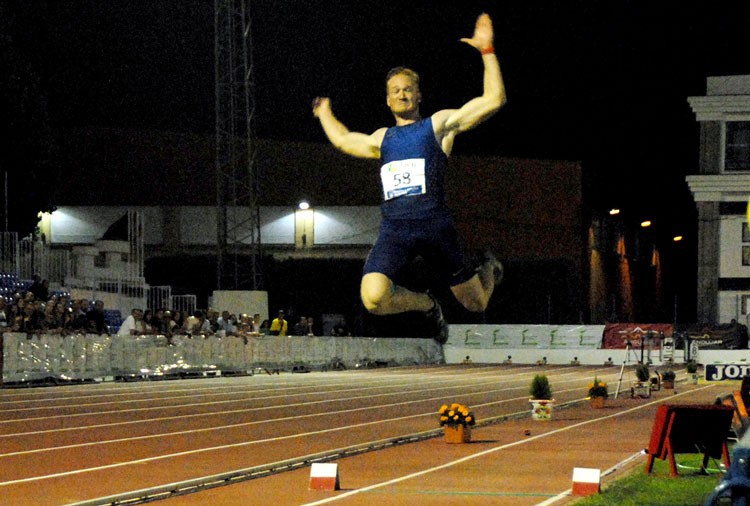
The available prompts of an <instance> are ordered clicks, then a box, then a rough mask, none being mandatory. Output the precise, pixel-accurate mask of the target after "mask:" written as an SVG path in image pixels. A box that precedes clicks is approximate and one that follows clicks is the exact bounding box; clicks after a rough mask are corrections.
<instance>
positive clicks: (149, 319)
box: [0, 275, 351, 338]
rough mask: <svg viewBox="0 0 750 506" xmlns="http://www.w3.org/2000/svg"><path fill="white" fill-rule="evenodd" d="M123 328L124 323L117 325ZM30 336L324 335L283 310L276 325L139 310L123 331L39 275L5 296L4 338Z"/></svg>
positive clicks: (96, 304)
mask: <svg viewBox="0 0 750 506" xmlns="http://www.w3.org/2000/svg"><path fill="white" fill-rule="evenodd" d="M117 323H118V324H119V322H117ZM3 332H25V333H27V334H41V333H45V334H61V335H68V334H79V333H93V334H108V335H109V334H117V335H119V336H136V335H150V334H153V335H164V336H167V337H168V338H171V337H172V336H173V335H188V336H197V335H202V336H208V335H216V336H219V337H225V336H241V337H245V338H247V337H251V336H261V335H279V336H287V335H294V336H315V335H320V331H319V329H318V328H317V327H316V325H315V320H314V318H313V317H310V316H300V317H299V320H298V321H297V323H295V324H293V325H292V324H290V323H289V322H288V321H287V320H286V319H285V315H284V311H279V312H278V315H277V317H276V318H274V319H273V320H269V319H262V317H261V315H260V314H259V313H256V314H254V315H252V316H251V315H249V314H245V313H243V314H240V315H235V314H233V313H231V312H229V311H226V310H225V311H217V310H214V309H208V310H205V311H204V310H201V309H197V310H195V311H192V312H189V313H188V312H183V311H171V310H169V309H165V308H160V309H156V310H153V309H145V310H143V309H140V308H134V309H133V310H132V311H131V313H130V315H128V316H127V317H126V318H125V319H124V320H123V321H122V323H121V324H119V327H118V325H117V324H113V323H112V322H111V321H108V319H107V317H106V314H105V309H104V303H103V302H102V301H101V300H95V301H89V300H88V299H73V298H71V297H70V294H68V293H64V292H51V291H50V290H49V286H48V284H47V282H46V281H45V280H42V279H41V278H40V277H39V276H37V275H35V276H34V279H33V281H32V283H31V285H29V286H28V288H27V289H25V290H18V291H16V292H14V293H13V294H12V295H10V296H7V297H6V296H0V333H3ZM331 335H338V336H343V335H351V334H349V333H348V330H347V328H346V325H345V323H344V322H343V320H341V321H339V323H338V324H337V325H335V326H334V327H333V329H332V331H331Z"/></svg>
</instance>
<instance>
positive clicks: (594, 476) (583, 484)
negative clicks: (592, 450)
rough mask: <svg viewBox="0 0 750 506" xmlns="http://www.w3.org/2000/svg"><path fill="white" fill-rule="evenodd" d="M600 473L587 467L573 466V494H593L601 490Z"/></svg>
mask: <svg viewBox="0 0 750 506" xmlns="http://www.w3.org/2000/svg"><path fill="white" fill-rule="evenodd" d="M601 481H602V473H601V470H599V469H591V468H588V467H574V468H573V495H593V494H598V493H599V492H600V491H601Z"/></svg>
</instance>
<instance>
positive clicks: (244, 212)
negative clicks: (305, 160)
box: [214, 0, 263, 290]
mask: <svg viewBox="0 0 750 506" xmlns="http://www.w3.org/2000/svg"><path fill="white" fill-rule="evenodd" d="M249 7H250V0H214V29H215V48H214V50H215V70H216V216H217V223H216V225H217V227H216V228H217V252H216V285H217V289H223V290H228V289H229V290H231V289H235V290H236V289H243V290H260V289H262V287H263V276H262V265H261V262H262V254H261V240H260V207H259V205H258V187H259V182H258V181H259V180H258V174H257V173H256V168H255V165H254V160H255V148H256V146H255V135H254V126H253V123H254V115H255V102H254V94H253V53H252V32H251V29H250V28H251V24H250V9H249Z"/></svg>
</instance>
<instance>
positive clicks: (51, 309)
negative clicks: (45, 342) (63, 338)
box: [44, 299, 62, 334]
mask: <svg viewBox="0 0 750 506" xmlns="http://www.w3.org/2000/svg"><path fill="white" fill-rule="evenodd" d="M44 328H45V329H46V330H47V332H49V333H54V334H59V333H60V332H61V331H62V323H61V322H60V319H59V318H58V317H57V303H56V302H54V301H52V300H51V299H50V302H48V303H47V304H46V305H45V306H44Z"/></svg>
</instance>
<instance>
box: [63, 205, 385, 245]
mask: <svg viewBox="0 0 750 506" xmlns="http://www.w3.org/2000/svg"><path fill="white" fill-rule="evenodd" d="M128 209H129V208H128V207H91V206H77V207H66V206H64V207H60V208H58V209H57V210H56V211H55V212H53V213H52V216H51V218H50V242H51V243H52V244H93V243H94V242H95V241H96V240H97V239H100V238H101V236H102V235H103V234H104V232H106V231H107V229H108V228H109V227H110V226H111V225H112V224H113V223H115V222H116V221H117V220H118V219H120V218H121V217H122V216H123V215H125V214H126V213H127V211H128ZM130 209H133V210H136V211H139V212H141V213H142V215H143V223H144V243H145V244H147V245H159V244H164V242H165V238H164V237H163V235H164V234H163V219H164V218H163V212H162V208H161V207H156V206H152V207H135V208H130ZM294 212H295V210H294V208H291V207H281V206H277V207H262V208H261V209H260V221H261V238H262V241H263V243H264V244H272V245H293V244H294ZM247 213H249V210H247V209H244V208H240V209H239V210H238V214H237V216H238V219H242V217H243V215H245V214H247ZM178 219H179V227H180V228H179V230H180V240H181V243H182V244H185V245H211V244H216V208H215V207H209V206H182V207H179V208H178ZM379 223H380V208H379V207H378V206H363V207H343V206H333V207H319V208H315V231H314V237H315V244H318V245H359V244H373V243H374V242H375V238H376V236H377V232H378V226H379ZM166 240H169V239H166Z"/></svg>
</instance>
